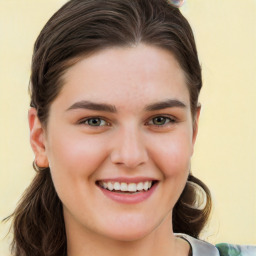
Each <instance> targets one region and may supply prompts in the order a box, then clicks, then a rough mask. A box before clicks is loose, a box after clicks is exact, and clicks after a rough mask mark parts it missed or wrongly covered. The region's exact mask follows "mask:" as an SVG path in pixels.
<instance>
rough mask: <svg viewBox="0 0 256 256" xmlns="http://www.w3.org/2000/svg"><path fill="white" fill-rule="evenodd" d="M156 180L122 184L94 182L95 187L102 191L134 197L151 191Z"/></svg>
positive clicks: (116, 182) (117, 182)
mask: <svg viewBox="0 0 256 256" xmlns="http://www.w3.org/2000/svg"><path fill="white" fill-rule="evenodd" d="M157 183H158V181H157V180H146V181H140V182H122V181H120V182H119V181H103V180H100V181H96V185H97V186H98V187H100V188H101V189H103V190H106V191H109V192H112V193H118V194H126V195H136V194H139V193H146V192H148V191H150V190H152V189H153V188H154V187H155V186H156V184H157Z"/></svg>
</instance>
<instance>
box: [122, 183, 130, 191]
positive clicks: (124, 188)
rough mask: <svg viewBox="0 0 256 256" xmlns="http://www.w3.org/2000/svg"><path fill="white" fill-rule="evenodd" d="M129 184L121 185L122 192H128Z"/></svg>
mask: <svg viewBox="0 0 256 256" xmlns="http://www.w3.org/2000/svg"><path fill="white" fill-rule="evenodd" d="M127 187H128V186H127V183H121V191H127Z"/></svg>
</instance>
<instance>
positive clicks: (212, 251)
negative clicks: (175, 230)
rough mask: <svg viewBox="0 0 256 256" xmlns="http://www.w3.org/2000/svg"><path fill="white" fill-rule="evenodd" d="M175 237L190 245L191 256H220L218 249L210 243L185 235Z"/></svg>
mask: <svg viewBox="0 0 256 256" xmlns="http://www.w3.org/2000/svg"><path fill="white" fill-rule="evenodd" d="M175 235H176V236H177V237H180V238H183V239H185V240H186V241H187V242H188V243H189V244H190V246H191V249H192V255H193V256H206V255H207V256H220V254H219V251H218V249H217V248H216V247H215V246H214V245H212V244H210V243H207V242H205V241H203V240H200V239H196V238H194V237H191V236H189V235H186V234H180V233H179V234H175Z"/></svg>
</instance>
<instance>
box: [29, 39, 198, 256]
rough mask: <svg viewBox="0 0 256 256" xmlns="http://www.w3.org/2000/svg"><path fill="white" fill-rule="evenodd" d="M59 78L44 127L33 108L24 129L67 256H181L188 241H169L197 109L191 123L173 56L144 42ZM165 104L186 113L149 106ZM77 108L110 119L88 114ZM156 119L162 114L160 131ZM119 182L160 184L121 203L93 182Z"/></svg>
mask: <svg viewBox="0 0 256 256" xmlns="http://www.w3.org/2000/svg"><path fill="white" fill-rule="evenodd" d="M63 78H64V85H63V88H62V90H61V92H60V94H59V95H58V96H57V98H56V99H55V100H54V101H53V103H52V105H51V107H50V113H49V119H48V122H47V127H46V128H45V127H43V126H42V125H41V123H40V121H39V120H38V118H37V115H36V110H35V109H33V108H32V109H31V110H30V111H29V123H30V130H31V145H32V148H33V150H34V153H35V157H36V162H37V165H38V166H40V167H46V166H50V169H51V174H52V179H53V182H54V186H55V188H56V191H57V193H58V195H59V197H60V199H61V201H62V203H63V213H64V219H65V225H66V233H67V243H68V255H69V256H74V255H76V256H80V255H92V253H93V255H111V256H113V255H130V254H131V253H132V254H133V255H156V254H157V255H160V256H161V255H167V254H168V255H183V256H184V255H188V250H189V245H188V244H187V242H185V241H184V240H182V239H179V238H176V237H175V236H174V235H173V231H172V209H173V207H174V205H175V203H176V201H177V200H178V198H179V196H180V194H181V192H182V190H183V188H184V186H185V184H186V180H187V176H188V173H189V168H190V159H191V156H192V154H193V147H194V143H195V138H196V134H197V121H198V117H199V111H200V110H199V109H198V111H197V113H196V118H195V120H193V118H192V116H191V111H190V102H189V91H188V88H187V85H186V81H185V76H184V73H183V71H182V70H181V68H180V66H179V64H178V62H177V61H176V59H175V58H174V56H173V55H172V54H171V53H170V52H169V51H167V50H164V49H160V48H157V47H154V46H148V45H144V44H139V45H138V46H136V47H127V48H126V47H119V48H117V47H115V48H108V49H104V50H101V51H100V52H97V53H95V54H93V55H91V56H89V57H87V58H84V59H82V60H81V61H79V62H78V63H76V64H75V65H74V66H72V67H71V68H69V69H68V70H67V72H66V73H65V74H64V77H63ZM170 99H171V100H176V101H178V102H181V103H182V104H183V105H184V106H180V105H178V106H171V107H166V108H163V107H162V108H161V109H157V110H152V109H151V110H149V109H146V108H147V106H148V105H152V104H155V103H159V102H163V101H166V100H170ZM81 101H82V102H84V101H90V102H94V103H99V104H102V103H104V104H109V105H111V106H112V108H113V109H114V110H116V112H109V111H102V110H95V109H94V110H93V109H87V108H85V107H84V106H83V107H81ZM77 102H80V103H79V104H77ZM74 104H75V105H74ZM113 109H112V110H113ZM157 116H158V117H159V116H160V117H165V119H161V120H164V121H163V122H161V124H160V125H159V123H157V122H156V121H157V120H156V119H154V118H155V117H157ZM92 117H94V118H98V117H100V118H101V119H97V120H94V122H96V121H97V122H96V123H98V124H100V126H92V125H90V124H91V123H90V122H91V121H92V120H90V122H88V118H92ZM194 121H195V122H194ZM156 124H158V125H159V126H157V125H156ZM116 177H150V178H153V179H155V180H157V181H158V184H157V187H156V189H155V191H154V193H153V194H152V195H151V196H150V197H149V198H147V199H146V200H145V201H143V202H140V203H137V204H122V203H118V202H115V201H113V200H112V199H109V198H108V197H106V196H105V195H104V194H103V193H102V191H101V190H100V189H99V187H98V186H97V185H96V184H95V182H96V181H98V180H104V179H111V178H116Z"/></svg>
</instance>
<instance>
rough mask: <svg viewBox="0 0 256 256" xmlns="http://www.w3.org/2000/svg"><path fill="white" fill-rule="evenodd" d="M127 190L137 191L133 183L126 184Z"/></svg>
mask: <svg viewBox="0 0 256 256" xmlns="http://www.w3.org/2000/svg"><path fill="white" fill-rule="evenodd" d="M128 191H129V192H136V191H137V187H136V184H135V183H130V184H129V185H128Z"/></svg>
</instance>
